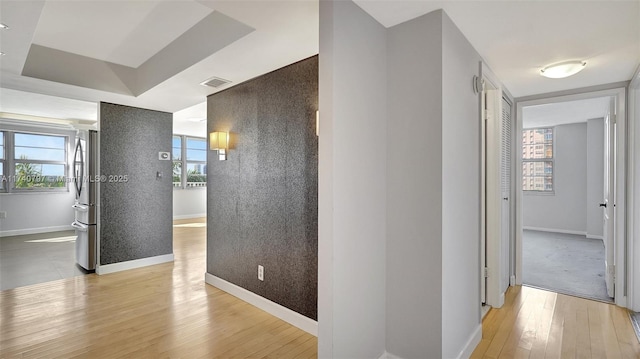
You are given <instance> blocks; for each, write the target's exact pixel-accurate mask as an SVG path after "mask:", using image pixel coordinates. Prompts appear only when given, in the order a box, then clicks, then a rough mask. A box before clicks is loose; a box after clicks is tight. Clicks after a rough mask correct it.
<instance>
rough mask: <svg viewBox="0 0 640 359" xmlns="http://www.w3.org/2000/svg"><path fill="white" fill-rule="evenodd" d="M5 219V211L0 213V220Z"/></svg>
mask: <svg viewBox="0 0 640 359" xmlns="http://www.w3.org/2000/svg"><path fill="white" fill-rule="evenodd" d="M5 218H7V212H5V211H2V212H0V219H5Z"/></svg>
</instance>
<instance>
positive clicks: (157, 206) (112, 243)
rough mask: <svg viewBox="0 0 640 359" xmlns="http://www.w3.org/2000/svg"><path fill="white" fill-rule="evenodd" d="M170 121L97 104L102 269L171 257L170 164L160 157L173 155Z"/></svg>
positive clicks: (168, 117) (156, 114)
mask: <svg viewBox="0 0 640 359" xmlns="http://www.w3.org/2000/svg"><path fill="white" fill-rule="evenodd" d="M172 121H173V116H172V114H171V113H166V112H158V111H151V110H145V109H140V108H134V107H128V106H121V105H114V104H109V103H104V102H101V103H100V131H99V135H100V173H101V174H102V175H103V178H105V180H104V181H102V183H101V184H100V264H101V265H106V264H113V263H118V262H124V261H130V260H134V259H142V258H148V257H155V256H159V255H164V254H171V253H173V226H172V224H173V217H172V206H173V186H172V183H171V173H172V164H171V161H161V160H159V159H158V152H160V151H166V152H170V151H171V134H172ZM158 173H160V175H161V176H158ZM125 175H126V176H127V178H126V181H125V180H124V178H122V177H115V176H125ZM112 176H113V177H112Z"/></svg>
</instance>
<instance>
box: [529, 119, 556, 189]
mask: <svg viewBox="0 0 640 359" xmlns="http://www.w3.org/2000/svg"><path fill="white" fill-rule="evenodd" d="M553 167H554V158H553V129H552V128H535V129H528V130H524V131H522V190H523V191H529V192H553Z"/></svg>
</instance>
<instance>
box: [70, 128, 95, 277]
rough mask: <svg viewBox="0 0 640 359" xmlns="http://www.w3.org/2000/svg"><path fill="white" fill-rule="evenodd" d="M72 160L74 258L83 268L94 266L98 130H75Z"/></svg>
mask: <svg viewBox="0 0 640 359" xmlns="http://www.w3.org/2000/svg"><path fill="white" fill-rule="evenodd" d="M75 144H76V145H75V153H74V160H73V172H74V173H73V179H74V181H73V187H74V189H75V192H76V201H75V203H74V205H73V206H72V207H73V210H74V212H75V221H73V223H72V224H71V226H72V227H73V228H75V230H76V236H77V238H76V262H77V263H78V264H79V265H80V266H81V267H82V268H84V269H86V270H89V271H92V270H95V269H96V257H97V254H96V250H97V249H96V234H97V224H98V218H97V206H96V198H97V190H98V184H99V183H100V178H99V175H98V171H97V156H98V132H97V131H93V130H80V131H78V132H77V134H76V142H75Z"/></svg>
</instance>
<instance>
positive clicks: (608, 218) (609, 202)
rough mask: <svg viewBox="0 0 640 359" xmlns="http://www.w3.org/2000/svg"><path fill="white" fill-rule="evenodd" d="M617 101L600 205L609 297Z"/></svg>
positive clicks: (609, 121)
mask: <svg viewBox="0 0 640 359" xmlns="http://www.w3.org/2000/svg"><path fill="white" fill-rule="evenodd" d="M614 146H615V101H614V100H613V99H612V100H611V106H610V109H609V114H608V115H607V116H606V117H605V119H604V195H603V202H602V203H600V207H602V214H603V225H604V227H603V228H604V230H603V241H604V266H605V267H604V268H605V282H606V284H607V295H608V296H610V297H612V298H613V297H614V293H615V288H614V283H615V256H614V251H615V235H614V226H613V225H614V221H613V216H614V210H615V201H614V183H615V182H614V173H615V158H614V155H615V147H614Z"/></svg>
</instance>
